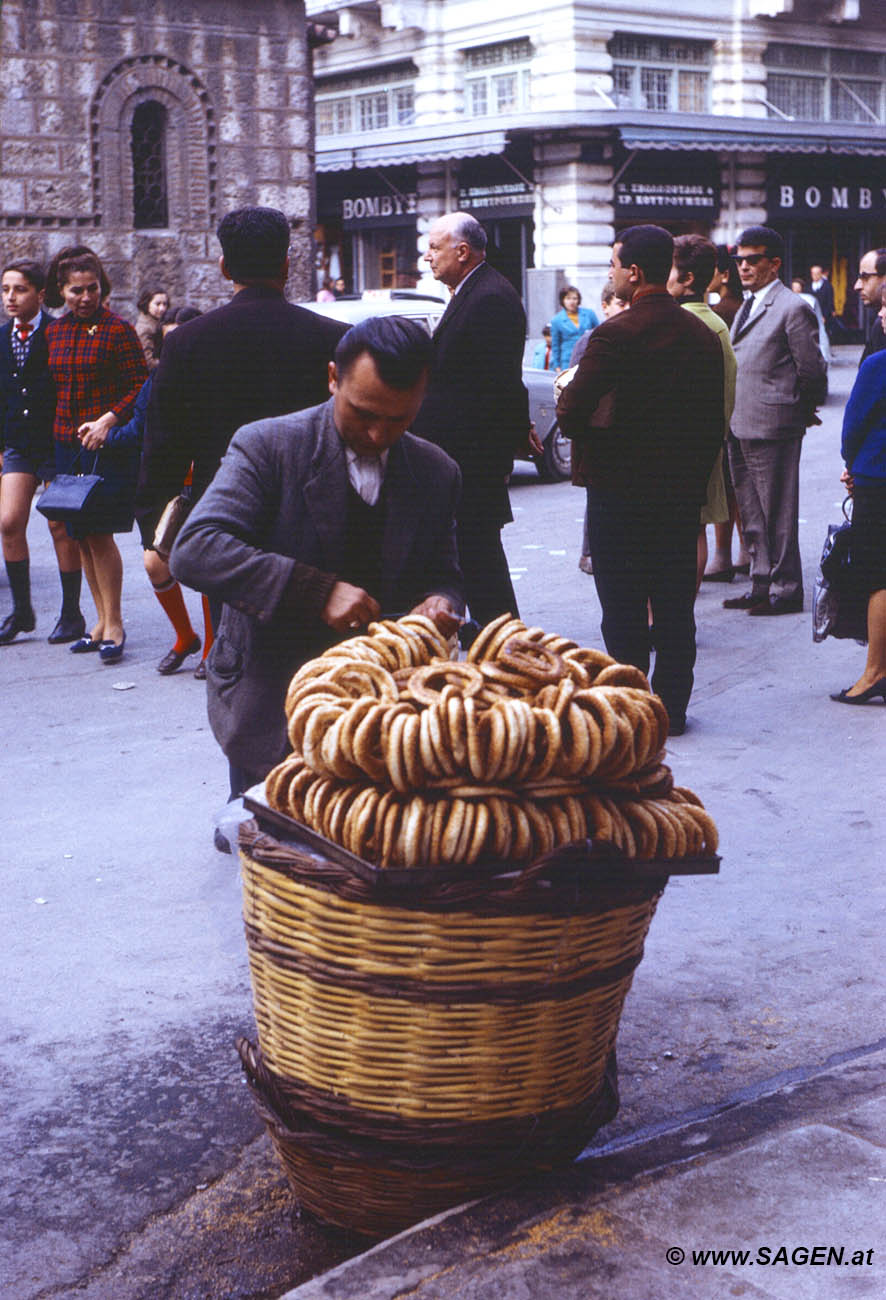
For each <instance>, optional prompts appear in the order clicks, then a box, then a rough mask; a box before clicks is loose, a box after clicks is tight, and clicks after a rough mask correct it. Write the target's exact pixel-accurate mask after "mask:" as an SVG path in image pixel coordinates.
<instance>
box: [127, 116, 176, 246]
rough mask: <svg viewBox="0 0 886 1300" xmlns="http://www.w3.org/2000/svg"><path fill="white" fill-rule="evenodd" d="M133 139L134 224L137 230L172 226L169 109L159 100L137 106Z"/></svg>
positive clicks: (133, 117) (132, 128)
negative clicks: (168, 186)
mask: <svg viewBox="0 0 886 1300" xmlns="http://www.w3.org/2000/svg"><path fill="white" fill-rule="evenodd" d="M130 136H131V142H132V224H133V225H134V226H135V227H136V229H137V230H138V229H154V228H156V227H158V226H159V227H163V226H168V225H169V204H168V201H167V190H166V109H165V108H164V107H163V105H162V104H159V103H158V102H157V100H156V99H148V100H146V101H145V102H144V103H143V104H138V105H137V106H136V109H135V112H134V113H133V114H132V126H131V127H130Z"/></svg>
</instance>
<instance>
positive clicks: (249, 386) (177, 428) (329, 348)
mask: <svg viewBox="0 0 886 1300" xmlns="http://www.w3.org/2000/svg"><path fill="white" fill-rule="evenodd" d="M218 238H219V242H220V244H221V247H222V256H221V259H220V262H219V266H220V268H221V273H222V275H223V276H224V277H225V279H226V280H230V281H231V282H232V284H233V286H234V296H233V298H232V299H231V301H230V302H229V303H226V304H225V306H224V307H217V308H216V309H215V311H210V312H207V313H206V314H205V315H203V316H200V317H198V318H197V319H196V320H193V321H189V322H188V323H187V324H186V325H182V326H180V327H179V328H178V329H176V330H175V331H174V332H173V333H171V334H169V335H167V337H166V339H165V340H164V342H163V349H162V352H161V354H160V364H159V365H158V367H157V369H156V371H155V372H154V379H153V384H152V388H151V400H150V404H149V406H148V418H147V430H146V435H145V445H144V452H143V455H142V466H141V473H140V476H139V485H138V494H137V499H136V504H137V510H136V514H137V517H138V519H139V523H140V525H141V527H142V535H143V537H151V536H153V527H154V525H155V524H156V521H157V519H158V518H159V516H160V514H161V513H162V511H163V508H164V507H165V505H166V504H167V502H168V501H170V500H171V499H172V497H174V496H175V495H176V494H177V493H178V492H180V491H181V487H182V483H183V481H184V478H185V475H186V473H187V471H188V467H189V465H190V464H191V462H192V461H193V463H194V486H193V496H194V498H195V499H197V498H199V497H200V496H201V494H202V493H203V492H204V490H205V489H206V486H207V484H208V483H209V482H210V480H211V479H212V476H213V474H214V473H215V471H216V470H217V469H218V466H219V462H220V461H221V458H222V456H223V455H224V453H225V450H226V449H227V446H228V443H229V442H230V440H231V437H232V435H233V433H234V431H235V430H236V429H239V428H240V426H241V425H243V424H247V423H249V421H250V420H258V419H261V418H263V417H266V416H272V415H285V414H286V413H287V412H289V411H299V410H302V409H304V408H305V407H307V406H315V405H316V404H317V403H318V402H321V401H323V400H324V398H325V396H326V393H327V387H326V385H327V366H328V364H329V362H330V360H331V359H332V355H333V352H334V351H335V345H336V343H337V342H338V340H339V339H340V338H341V336H342V334H344V332H345V330H346V329H347V326H345V325H341V324H339V323H338V322H336V321H331V320H327V319H325V318H324V317H322V316H318V315H316V314H315V313H314V312H309V311H306V310H305V309H304V308H302V307H295V306H293V305H292V304H291V303H288V302H286V300H285V298H284V297H283V290H284V287H285V284H286V276H287V273H288V269H289V259H288V250H289V222H288V221H287V219H286V217H285V216H284V215H283V213H282V212H278V211H277V210H276V209H275V208H240V209H238V210H237V211H235V212H229V213H228V214H227V216H225V217H223V218H222V221H221V223H220V225H219V227H218Z"/></svg>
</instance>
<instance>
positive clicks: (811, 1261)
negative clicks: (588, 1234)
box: [665, 1246, 874, 1268]
mask: <svg viewBox="0 0 886 1300" xmlns="http://www.w3.org/2000/svg"><path fill="white" fill-rule="evenodd" d="M665 1258H666V1259H667V1261H668V1263H669V1264H693V1265H695V1266H696V1267H702V1268H703V1267H708V1268H747V1267H749V1266H750V1265H751V1264H760V1265H763V1266H767V1265H768V1266H769V1267H772V1266H776V1267H777V1266H778V1265H782V1266H784V1265H791V1264H796V1265H799V1266H803V1265H811V1266H813V1267H818V1268H833V1267H838V1266H839V1265H841V1264H842V1265H844V1266H848V1267H850V1268H862V1267H865V1266H870V1267H873V1264H874V1250H873V1247H870V1248H869V1249H867V1250H860V1249H857V1248H855V1247H853V1246H755V1247H754V1249H753V1250H690V1251H688V1252H687V1251H685V1250H684V1249H683V1247H682V1246H669V1247H668V1249H667V1251H666V1252H665Z"/></svg>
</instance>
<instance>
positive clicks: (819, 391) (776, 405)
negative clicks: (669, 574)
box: [723, 226, 827, 615]
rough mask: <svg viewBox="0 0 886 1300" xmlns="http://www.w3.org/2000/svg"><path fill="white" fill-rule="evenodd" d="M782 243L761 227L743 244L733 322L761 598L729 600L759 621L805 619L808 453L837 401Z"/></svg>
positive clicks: (743, 479)
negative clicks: (802, 541)
mask: <svg viewBox="0 0 886 1300" xmlns="http://www.w3.org/2000/svg"><path fill="white" fill-rule="evenodd" d="M783 256H784V245H783V242H782V239H781V236H780V235H779V234H777V233H776V232H775V231H774V230H770V229H769V228H768V227H767V226H751V227H750V228H749V229H748V230H745V231H744V232H743V234H742V235H741V236H740V237H739V241H738V254H737V256H736V261H737V263H738V274H739V276H740V278H741V283H742V287H743V289H744V291H745V300H744V302H743V304H742V306H741V307H740V308H739V310H738V313H737V315H736V317H735V320H734V321H733V323H732V347H733V349H734V351H735V357H736V360H737V362H738V382H737V385H736V393H735V408H734V410H733V412H732V423H731V433H730V435H729V440H728V445H729V467H730V470H731V471H732V481H733V484H734V485H735V496H736V499H737V501H738V509H739V513H740V515H741V521H742V526H743V529H744V540H745V545H746V546H747V548H748V550H749V551H750V554H751V590H750V591H749V592H746V593H745V594H744V595H743V596H738V597H736V598H734V599H730V600H724V602H723V605H724V607H725V608H726V609H742V610H745V611H746V612H747V613H749V614H752V615H761V614H763V615H765V614H798V613H800V612H801V611H802V609H803V571H802V566H801V563H800V546H799V536H798V516H799V500H800V497H799V483H800V448H801V446H802V442H803V435H804V434H805V432H806V429H807V427H808V426H809V425H810V424H819V423H820V421H819V419H818V417H817V416H816V414H815V408H816V407H817V406H818V405H819V403H820V402H822V401H823V400H824V398H825V395H826V393H827V366H826V364H825V360H824V357H823V356H822V354H821V348H820V347H819V345H818V324H817V322H816V319H815V315H814V313H813V312H812V309H811V308H810V307H809V305H808V304H807V303H805V302H804V301H803V299H802V298H801V297H800V295H799V294H796V293H791V291H790V289H788V288H787V287H786V286H785V285H784V284H782V282H781V280H780V279H779V278H778V272H779V269H780V267H781V264H782V258H783Z"/></svg>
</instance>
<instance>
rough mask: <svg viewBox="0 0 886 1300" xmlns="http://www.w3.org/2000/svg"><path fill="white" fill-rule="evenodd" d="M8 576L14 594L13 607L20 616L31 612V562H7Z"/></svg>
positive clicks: (10, 588)
mask: <svg viewBox="0 0 886 1300" xmlns="http://www.w3.org/2000/svg"><path fill="white" fill-rule="evenodd" d="M6 576H7V577H8V578H9V590H10V591H11V592H12V607H13V609H15V610H16V611H17V612H18V613H20V614H29V613H30V612H31V562H30V560H7V561H6Z"/></svg>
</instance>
